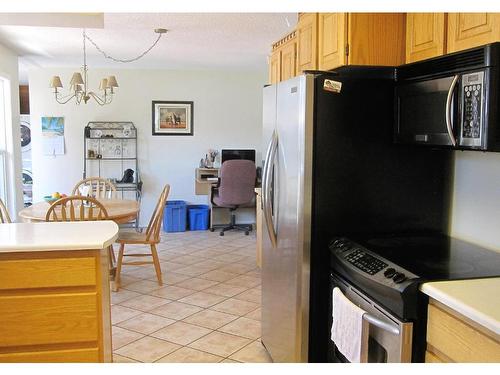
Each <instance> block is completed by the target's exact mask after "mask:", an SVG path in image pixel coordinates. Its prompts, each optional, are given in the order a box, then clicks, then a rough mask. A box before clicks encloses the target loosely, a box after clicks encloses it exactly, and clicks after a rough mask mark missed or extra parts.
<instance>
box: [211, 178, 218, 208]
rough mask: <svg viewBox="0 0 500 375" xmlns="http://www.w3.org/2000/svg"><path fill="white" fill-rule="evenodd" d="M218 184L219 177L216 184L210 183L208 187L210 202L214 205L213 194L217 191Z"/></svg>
mask: <svg viewBox="0 0 500 375" xmlns="http://www.w3.org/2000/svg"><path fill="white" fill-rule="evenodd" d="M219 186H220V178H219V180H218V181H217V185H212V186H211V188H210V202H211V203H212V205H214V206H217V204H216V203H214V195H215V193H216V192H218V191H219Z"/></svg>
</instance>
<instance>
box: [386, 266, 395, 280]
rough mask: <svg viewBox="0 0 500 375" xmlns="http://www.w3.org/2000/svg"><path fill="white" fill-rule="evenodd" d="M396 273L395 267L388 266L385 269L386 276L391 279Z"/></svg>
mask: <svg viewBox="0 0 500 375" xmlns="http://www.w3.org/2000/svg"><path fill="white" fill-rule="evenodd" d="M395 273H396V270H395V269H394V268H388V269H386V270H385V272H384V276H385V277H387V278H388V279H390V278H391V277H393V276H394V274H395Z"/></svg>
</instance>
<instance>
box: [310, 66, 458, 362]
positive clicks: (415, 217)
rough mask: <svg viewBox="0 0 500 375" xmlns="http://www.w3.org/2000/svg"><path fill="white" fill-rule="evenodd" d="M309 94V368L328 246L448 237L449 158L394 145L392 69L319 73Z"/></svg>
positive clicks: (324, 322) (322, 341) (321, 357)
mask: <svg viewBox="0 0 500 375" xmlns="http://www.w3.org/2000/svg"><path fill="white" fill-rule="evenodd" d="M325 79H328V80H333V81H337V82H341V83H342V86H341V90H340V92H332V91H328V90H327V89H328V88H331V87H338V85H336V84H335V83H334V84H333V85H332V84H331V82H330V84H329V82H327V83H326V84H325ZM314 95H315V105H314V112H315V113H314V117H315V118H314V141H313V142H314V143H313V203H312V205H313V207H312V209H313V211H312V212H313V215H312V238H311V275H310V277H311V279H310V324H309V361H310V362H326V361H327V348H328V343H329V339H330V327H329V326H328V316H329V314H331V312H330V311H329V308H328V305H329V303H328V301H329V299H330V296H329V278H328V277H329V251H328V244H329V241H330V239H331V238H333V237H335V236H346V237H349V236H350V235H359V234H375V235H378V234H390V233H407V232H412V233H415V232H427V233H428V232H439V233H447V232H448V218H449V207H450V196H451V194H450V187H451V184H450V180H451V176H452V168H451V162H452V158H451V156H452V155H451V152H450V151H448V150H434V149H430V148H418V147H413V146H408V145H395V144H393V124H394V112H393V98H394V69H393V68H374V67H348V68H343V69H340V70H338V71H336V72H334V73H332V74H328V73H325V74H320V75H318V76H316V78H315V91H314Z"/></svg>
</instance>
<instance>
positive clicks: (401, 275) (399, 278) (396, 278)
mask: <svg viewBox="0 0 500 375" xmlns="http://www.w3.org/2000/svg"><path fill="white" fill-rule="evenodd" d="M406 279H407V277H406V275H405V274H404V273H399V272H397V273H396V274H395V275H394V277H393V278H392V280H394V282H395V283H396V284H400V283H402V282H403V281H405V280H406Z"/></svg>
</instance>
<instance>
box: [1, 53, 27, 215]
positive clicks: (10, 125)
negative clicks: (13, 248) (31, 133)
mask: <svg viewBox="0 0 500 375" xmlns="http://www.w3.org/2000/svg"><path fill="white" fill-rule="evenodd" d="M18 70H19V68H18V58H17V55H16V54H15V53H14V52H12V51H11V50H9V49H8V48H6V47H4V46H3V45H1V44H0V77H2V78H3V79H5V81H4V83H7V84H8V85H9V86H10V98H9V99H10V108H8V109H7V113H6V125H7V126H6V134H5V138H6V151H7V160H6V172H7V181H8V186H7V206H8V209H9V211H10V214H11V217H12V218H13V219H15V218H16V215H17V212H19V210H21V209H22V207H23V191H22V180H21V178H22V174H21V134H20V126H19V78H18Z"/></svg>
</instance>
